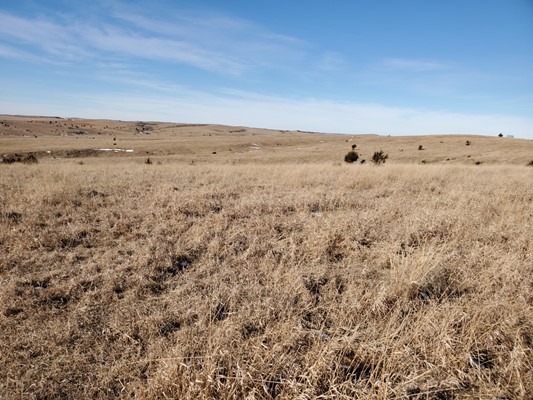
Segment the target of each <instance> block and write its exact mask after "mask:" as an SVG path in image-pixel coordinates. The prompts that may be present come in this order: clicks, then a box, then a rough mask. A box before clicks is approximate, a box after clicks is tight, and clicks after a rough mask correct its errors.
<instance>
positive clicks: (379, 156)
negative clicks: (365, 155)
mask: <svg viewBox="0 0 533 400" xmlns="http://www.w3.org/2000/svg"><path fill="white" fill-rule="evenodd" d="M388 158H389V155H388V154H385V152H384V151H383V150H380V151H376V152H374V155H373V156H372V162H373V163H374V164H376V165H379V164H381V163H383V164H385V161H387V159H388Z"/></svg>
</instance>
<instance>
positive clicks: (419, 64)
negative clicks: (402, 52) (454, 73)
mask: <svg viewBox="0 0 533 400" xmlns="http://www.w3.org/2000/svg"><path fill="white" fill-rule="evenodd" d="M382 65H383V66H385V67H387V68H390V69H395V70H403V71H411V72H425V71H442V70H448V69H450V68H451V66H450V65H448V64H446V63H441V62H434V61H426V60H417V59H407V58H387V59H385V60H383V62H382Z"/></svg>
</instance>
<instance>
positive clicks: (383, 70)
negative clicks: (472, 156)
mask: <svg viewBox="0 0 533 400" xmlns="http://www.w3.org/2000/svg"><path fill="white" fill-rule="evenodd" d="M0 85H1V91H0V113H4V114H33V115H35V114H39V115H57V116H62V117H94V118H115V119H125V120H163V121H173V122H191V123H192V122H201V123H222V124H232V125H246V126H254V127H266V128H276V129H300V130H312V131H322V132H340V133H380V134H393V135H396V134H398V135H400V134H433V133H475V134H487V135H495V134H498V133H499V132H503V133H505V134H513V135H515V136H516V137H523V138H529V139H533V0H505V1H504V0H446V1H437V0H403V1H399V0H375V1H363V0H353V1H348V0H346V1H335V0H332V1H328V2H326V1H323V0H322V1H316V0H306V1H297V0H295V1H286V0H285V1H278V0H270V1H259V0H257V1H250V0H226V1H206V0H203V1H202V0H197V1H194V2H190V1H189V2H186V1H160V0H152V1H150V2H145V1H115V0H96V1H91V2H85V1H72V0H71V1H67V0H64V1H61V0H54V1H52V0H48V1H47V0H18V1H7V0H4V1H0Z"/></svg>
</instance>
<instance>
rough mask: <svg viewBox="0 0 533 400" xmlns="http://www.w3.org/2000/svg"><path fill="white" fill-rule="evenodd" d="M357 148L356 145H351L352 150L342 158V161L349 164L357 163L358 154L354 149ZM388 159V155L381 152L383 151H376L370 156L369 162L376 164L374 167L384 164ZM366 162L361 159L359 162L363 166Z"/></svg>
mask: <svg viewBox="0 0 533 400" xmlns="http://www.w3.org/2000/svg"><path fill="white" fill-rule="evenodd" d="M356 147H357V145H355V144H353V145H352V150H351V151H349V152H348V153H347V154H346V155H345V156H344V161H345V162H347V163H349V164H353V163H355V162H357V160H359V154H358V153H357V152H356V151H355V148H356ZM388 158H389V155H388V154H385V153H384V152H383V150H380V151H376V152H374V154H373V155H372V159H371V161H372V162H373V163H374V164H376V165H379V164H382V163H383V164H384V163H385V161H387V159H388ZM365 162H366V160H364V159H362V160H361V161H360V163H361V164H364V163H365Z"/></svg>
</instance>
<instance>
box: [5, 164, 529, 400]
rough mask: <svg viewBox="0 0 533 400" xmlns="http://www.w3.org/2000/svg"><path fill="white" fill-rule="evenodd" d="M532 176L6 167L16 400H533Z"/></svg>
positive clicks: (10, 386)
mask: <svg viewBox="0 0 533 400" xmlns="http://www.w3.org/2000/svg"><path fill="white" fill-rule="evenodd" d="M532 178H533V176H532V170H531V169H528V168H527V167H518V166H497V167H490V166H481V167H469V166H431V165H423V166H420V165H418V166H417V165H385V166H383V167H373V166H370V165H368V166H367V165H365V166H360V165H359V166H347V165H342V166H340V165H331V163H328V164H303V165H302V164H299V165H290V164H288V165H247V166H239V165H236V166H231V165H217V164H210V165H200V166H190V165H183V164H177V163H176V164H173V163H170V162H169V163H165V164H163V165H155V164H154V165H144V164H142V163H141V162H140V161H137V162H133V161H129V162H126V161H123V162H121V163H113V162H112V160H103V161H101V163H100V164H98V165H97V164H91V163H87V165H77V164H75V163H74V162H69V161H65V162H63V163H57V164H51V163H48V164H47V163H41V164H39V165H31V166H28V165H10V166H2V167H1V171H0V213H1V214H0V246H1V252H2V257H0V346H1V348H0V397H1V398H5V399H18V398H34V399H45V398H50V399H51V398H76V399H80V398H91V399H107V398H139V399H163V398H176V399H193V398H247V399H271V398H277V399H294V398H300V399H314V398H320V399H342V398H345V399H351V398H361V399H364V398H376V399H406V398H417V399H459V398H461V399H463V398H502V399H503V398H507V399H518V398H530V396H531V393H533V366H532V360H533V354H532V349H533V290H532V289H533V230H532V229H531V227H532V226H533V208H532V201H533V186H532V182H533V181H532Z"/></svg>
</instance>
